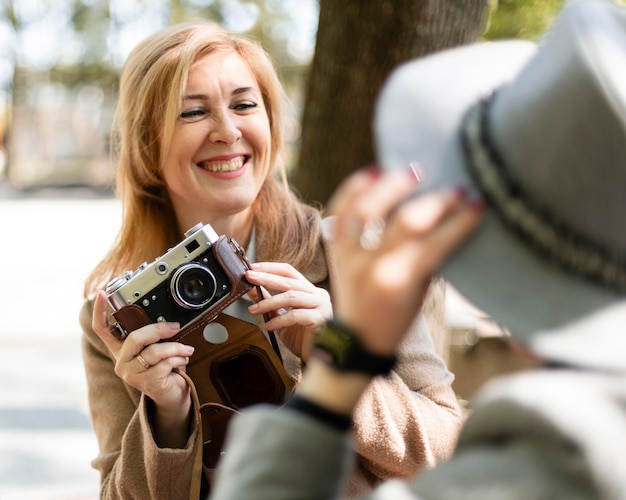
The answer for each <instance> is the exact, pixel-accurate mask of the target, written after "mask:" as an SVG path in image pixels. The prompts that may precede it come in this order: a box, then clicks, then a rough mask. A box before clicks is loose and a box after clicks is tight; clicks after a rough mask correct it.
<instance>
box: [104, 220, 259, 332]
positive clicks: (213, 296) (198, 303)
mask: <svg viewBox="0 0 626 500" xmlns="http://www.w3.org/2000/svg"><path fill="white" fill-rule="evenodd" d="M248 269H249V263H248V261H247V259H246V256H245V252H244V251H243V249H242V248H241V247H240V246H239V244H238V243H237V242H236V241H235V240H234V239H232V238H226V237H225V236H223V235H222V236H218V235H217V233H216V232H215V230H214V229H213V228H212V227H211V226H210V225H209V224H206V225H203V224H201V223H200V224H197V225H195V226H194V227H192V228H191V229H189V230H188V231H186V232H185V239H184V240H183V241H181V242H180V243H179V244H178V245H176V246H175V247H173V248H170V249H169V250H168V251H167V252H166V253H165V254H163V255H162V256H161V257H158V258H157V259H155V260H154V262H152V263H150V264H148V263H146V262H144V263H143V264H141V265H140V266H139V267H138V268H137V269H135V270H134V271H126V272H125V273H124V274H123V275H122V276H119V277H117V278H114V279H112V280H111V281H110V282H109V283H108V285H107V286H106V294H107V298H108V301H109V304H110V305H111V307H112V309H113V317H114V318H115V320H116V323H115V324H114V325H113V326H112V328H111V330H112V331H113V333H115V334H116V335H117V336H118V337H120V338H122V339H124V338H126V336H127V335H128V334H129V333H130V332H131V331H133V330H135V329H137V328H139V327H141V326H143V325H145V324H149V323H156V322H159V321H177V322H179V323H180V326H181V330H183V329H184V328H185V327H186V326H189V325H191V324H192V323H194V322H195V321H197V320H199V319H200V318H203V317H205V315H207V314H210V315H211V316H212V317H213V316H217V314H218V313H219V312H221V311H222V310H223V309H224V308H225V307H227V306H228V305H229V304H231V303H232V302H234V301H235V300H236V299H237V298H239V297H241V296H242V295H243V294H244V293H246V292H247V291H248V290H250V289H251V288H252V285H251V284H250V283H248V282H247V281H246V279H245V272H246V271H247V270H248Z"/></svg>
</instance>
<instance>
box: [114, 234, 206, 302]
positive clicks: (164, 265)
mask: <svg viewBox="0 0 626 500" xmlns="http://www.w3.org/2000/svg"><path fill="white" fill-rule="evenodd" d="M217 240H218V235H217V233H216V232H215V230H214V229H213V228H212V227H211V225H210V224H202V223H198V224H196V225H195V226H193V227H192V228H190V229H188V230H187V231H185V239H184V240H183V241H181V242H180V243H179V244H178V245H176V246H175V247H173V248H170V249H169V250H168V251H167V252H165V253H164V254H163V255H162V256H161V257H157V258H156V259H155V260H154V261H153V262H152V263H150V264H148V263H147V262H144V263H143V264H141V265H140V266H139V267H137V269H135V270H134V271H126V272H125V273H124V274H123V275H122V276H118V277H117V278H113V279H112V280H111V281H110V282H109V283H108V284H107V286H106V294H107V296H108V299H109V302H110V303H111V305H112V306H113V308H114V309H120V308H121V307H123V306H125V305H130V304H134V303H135V302H136V301H137V300H139V299H140V298H141V297H143V296H144V295H145V294H146V293H147V292H149V291H150V290H152V289H153V288H154V287H155V286H157V285H158V284H159V283H161V282H162V281H163V279H164V277H165V276H166V275H167V274H168V273H169V272H170V271H171V270H173V269H175V268H176V267H178V266H179V265H180V264H182V263H185V262H191V261H193V260H194V258H195V257H197V256H198V255H200V254H202V253H204V252H206V251H207V249H208V248H210V247H211V246H212V245H213V243H215V242H216V241H217ZM139 275H141V279H133V278H135V277H138V276H139ZM131 280H132V281H131Z"/></svg>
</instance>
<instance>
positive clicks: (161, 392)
mask: <svg viewBox="0 0 626 500" xmlns="http://www.w3.org/2000/svg"><path fill="white" fill-rule="evenodd" d="M107 317H108V313H107V300H106V296H105V294H104V292H99V293H98V295H97V297H96V300H95V303H94V311H93V321H92V326H93V329H94V331H95V332H96V334H97V335H98V336H99V337H100V338H101V339H102V341H103V342H104V343H105V344H106V346H107V347H108V348H109V350H110V351H111V354H112V355H113V357H114V358H115V373H116V374H117V375H118V376H119V377H120V378H121V379H122V380H123V381H124V382H126V383H127V384H128V385H131V386H132V387H135V388H136V389H138V390H140V391H141V392H143V393H144V394H145V395H146V396H148V397H149V398H150V399H151V400H152V401H153V402H154V405H155V412H154V419H153V420H154V421H153V424H154V432H155V439H156V441H157V444H158V445H159V446H161V447H168V448H181V447H183V446H184V445H185V443H186V440H187V436H188V425H187V424H188V421H189V418H190V408H191V400H190V389H189V387H188V385H187V382H186V381H185V379H184V378H183V377H181V376H180V375H179V374H178V373H176V372H175V369H180V370H184V369H185V367H186V366H187V364H188V363H189V357H190V356H191V355H192V354H193V351H194V349H193V347H192V346H188V345H184V344H181V343H180V342H160V341H161V340H164V339H168V338H171V337H173V336H174V335H176V333H178V331H179V329H180V327H179V325H178V323H154V324H151V325H146V326H144V327H142V328H139V329H137V330H135V331H133V332H131V333H130V334H129V335H128V337H127V338H126V339H125V340H123V341H122V340H120V339H118V338H117V337H115V336H114V335H113V334H112V333H111V332H110V331H109V326H108V320H107Z"/></svg>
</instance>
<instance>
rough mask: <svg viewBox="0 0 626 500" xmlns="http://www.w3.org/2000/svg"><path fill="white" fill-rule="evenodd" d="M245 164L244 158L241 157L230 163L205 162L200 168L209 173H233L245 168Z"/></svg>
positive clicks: (229, 161)
mask: <svg viewBox="0 0 626 500" xmlns="http://www.w3.org/2000/svg"><path fill="white" fill-rule="evenodd" d="M243 162H244V158H243V156H239V157H237V158H233V159H232V160H228V161H211V162H203V163H200V164H199V165H198V166H199V167H201V168H203V169H204V170H208V171H209V172H232V171H233V170H237V169H240V168H241V167H242V166H243Z"/></svg>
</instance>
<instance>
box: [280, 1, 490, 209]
mask: <svg viewBox="0 0 626 500" xmlns="http://www.w3.org/2000/svg"><path fill="white" fill-rule="evenodd" d="M487 3H488V0H342V1H341V2H338V1H337V0H320V14H319V24H318V32H317V42H316V49H315V55H314V57H313V62H312V65H311V69H310V74H309V80H308V87H307V92H306V102H305V107H304V113H303V117H302V136H301V143H300V152H299V155H298V156H299V161H298V164H297V166H296V168H295V172H294V177H293V179H292V182H293V185H294V187H295V188H296V190H297V191H298V192H299V193H300V195H301V196H302V197H303V198H304V199H305V200H306V201H308V202H311V203H319V204H322V205H323V204H325V203H326V202H327V201H328V198H329V197H330V195H331V194H332V192H333V191H334V190H335V188H336V187H337V185H338V184H339V183H340V182H341V180H342V179H343V178H345V177H346V176H347V175H348V174H349V173H350V172H352V171H353V170H355V169H357V168H360V167H362V166H365V165H368V164H371V163H372V162H373V161H374V158H375V156H374V151H373V141H372V134H371V122H372V113H373V109H374V104H375V102H376V97H377V96H378V93H379V90H380V88H381V86H382V84H383V82H384V81H385V79H386V78H387V76H388V75H389V73H390V72H391V70H392V69H393V68H394V67H396V66H397V65H398V64H400V63H402V62H405V61H407V60H409V59H413V58H416V57H421V56H424V55H426V54H430V53H433V52H436V51H438V50H442V49H445V48H449V47H453V46H457V45H462V44H466V43H470V42H473V41H475V40H476V39H477V38H478V36H479V34H480V29H481V26H482V24H483V18H484V16H485V14H486V12H487Z"/></svg>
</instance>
